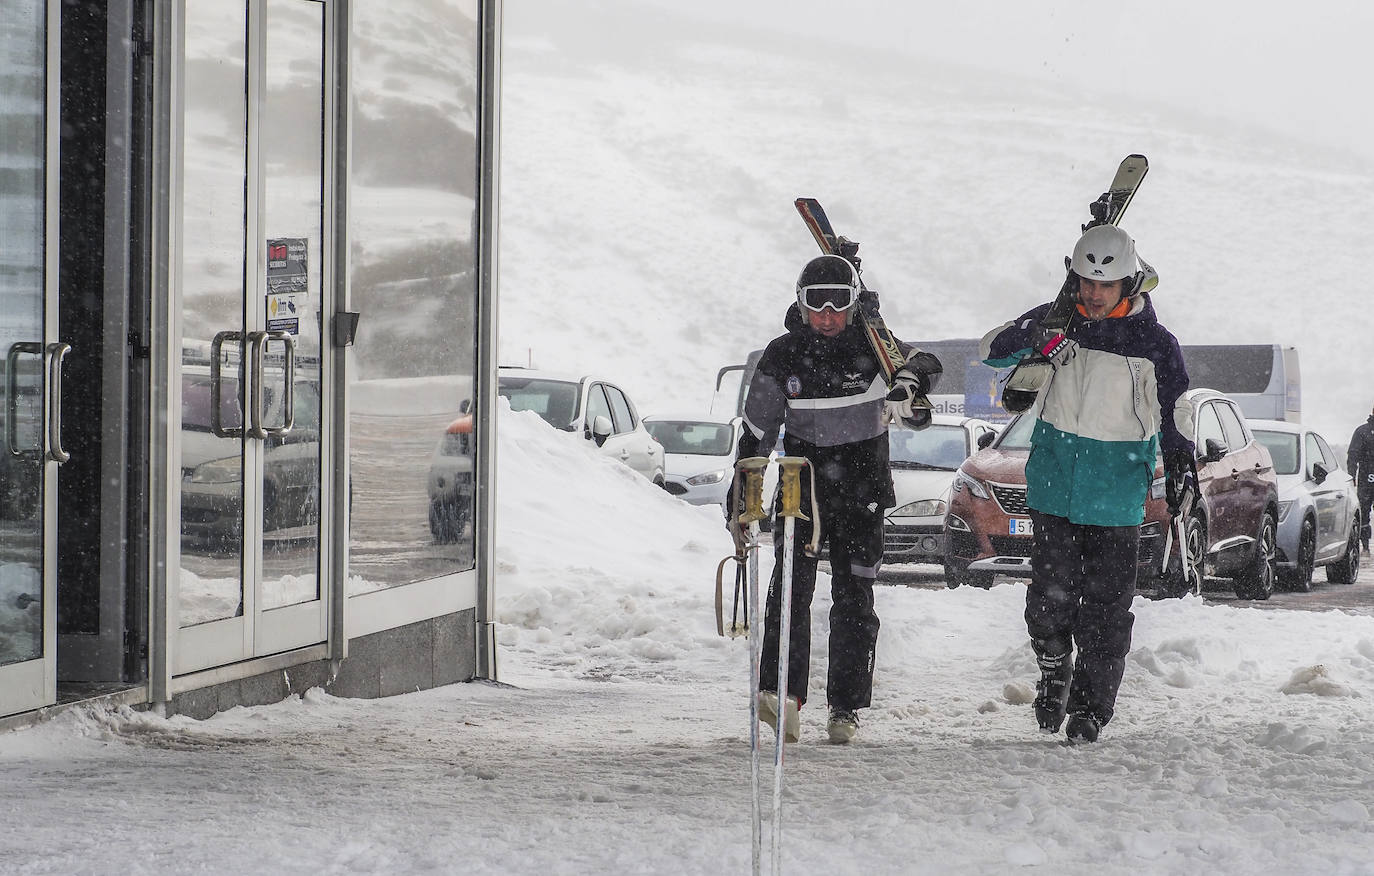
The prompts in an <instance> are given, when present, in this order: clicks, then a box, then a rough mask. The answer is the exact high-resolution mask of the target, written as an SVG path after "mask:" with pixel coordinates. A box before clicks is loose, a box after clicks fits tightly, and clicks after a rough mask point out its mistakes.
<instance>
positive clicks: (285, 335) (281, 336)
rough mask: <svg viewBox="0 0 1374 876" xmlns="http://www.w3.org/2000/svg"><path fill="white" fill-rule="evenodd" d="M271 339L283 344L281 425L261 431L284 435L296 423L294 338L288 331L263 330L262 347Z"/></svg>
mask: <svg viewBox="0 0 1374 876" xmlns="http://www.w3.org/2000/svg"><path fill="white" fill-rule="evenodd" d="M272 341H281V342H282V346H283V352H284V354H285V355H284V357H283V362H282V370H283V372H284V374H283V376H282V380H283V384H284V385H283V386H282V407H281V425H280V426H271V427H268V428H266V429H264V430H263V431H264V432H266V433H267V434H268V435H285V434H286V433H287V432H290V431H291V427H292V426H294V425H296V338H295V337H294V336H293V335H292V334H291V333H290V332H265V333H264V336H263V342H262V345H263V347H266V346H267V345H268V344H270V343H271V342H272Z"/></svg>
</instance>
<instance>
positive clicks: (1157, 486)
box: [1150, 478, 1165, 499]
mask: <svg viewBox="0 0 1374 876" xmlns="http://www.w3.org/2000/svg"><path fill="white" fill-rule="evenodd" d="M1164 481H1165V478H1155V479H1154V480H1152V481H1150V498H1151V499H1163V498H1164Z"/></svg>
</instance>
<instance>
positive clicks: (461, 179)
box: [348, 0, 480, 593]
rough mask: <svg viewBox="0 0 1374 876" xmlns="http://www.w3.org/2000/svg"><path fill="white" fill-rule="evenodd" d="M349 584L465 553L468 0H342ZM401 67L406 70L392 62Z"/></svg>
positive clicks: (449, 565) (376, 584)
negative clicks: (348, 173) (347, 102)
mask: <svg viewBox="0 0 1374 876" xmlns="http://www.w3.org/2000/svg"><path fill="white" fill-rule="evenodd" d="M353 19H354V20H353V43H352V49H353V52H352V79H351V83H350V88H351V90H352V97H353V101H354V104H353V108H352V110H353V151H352V161H353V167H352V178H353V186H352V191H351V198H352V203H351V206H350V209H349V216H350V217H351V219H350V221H351V223H352V225H351V228H350V232H351V241H352V244H351V246H352V248H351V251H350V258H351V263H352V264H351V270H352V276H351V278H350V279H351V284H352V286H351V288H352V296H353V301H352V303H353V309H355V310H358V311H360V312H361V313H362V318H361V321H360V322H359V325H358V335H357V341H356V343H355V345H354V347H353V350H354V354H355V355H354V360H353V361H354V370H353V372H352V375H351V379H352V381H353V383H352V385H351V386H350V393H351V402H352V405H351V407H352V414H351V419H350V427H351V430H352V435H351V442H350V443H351V447H350V453H351V459H350V466H351V469H352V477H353V482H352V494H353V495H352V500H351V501H352V505H351V507H352V526H351V532H350V546H349V550H350V560H349V562H350V569H351V580H350V582H349V589H348V592H349V593H360V592H366V591H371V590H377V589H381V588H385V587H392V586H396V585H400V584H407V583H410V582H412V581H418V580H422V579H426V578H433V577H437V576H440V575H446V574H451V573H453V572H457V571H461V570H464V569H470V568H472V565H473V545H474V535H473V532H472V525H471V520H472V509H473V496H474V484H473V475H472V472H473V459H474V455H475V452H476V448H475V446H474V441H473V440H472V439H473V434H472V420H471V417H470V416H468V411H469V410H473V409H474V408H473V407H472V403H471V400H472V393H473V372H474V362H475V347H474V341H475V338H476V326H477V307H476V305H477V300H476V297H477V293H476V290H477V279H476V272H475V264H476V240H475V239H474V234H473V229H474V226H475V199H476V186H477V104H478V91H477V71H478V49H479V37H480V34H479V32H478V27H477V2H476V0H457V2H453V0H399V2H392V3H385V4H383V3H367V4H358V5H356V6H355V7H354V10H353ZM397 70H403V71H405V75H404V76H403V77H402V76H397V75H394V71H397Z"/></svg>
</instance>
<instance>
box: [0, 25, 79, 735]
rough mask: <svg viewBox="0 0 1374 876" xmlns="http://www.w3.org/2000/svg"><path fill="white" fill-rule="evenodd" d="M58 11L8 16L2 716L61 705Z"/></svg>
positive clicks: (0, 178)
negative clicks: (57, 524) (58, 598)
mask: <svg viewBox="0 0 1374 876" xmlns="http://www.w3.org/2000/svg"><path fill="white" fill-rule="evenodd" d="M56 32H57V4H53V5H52V7H51V8H50V7H49V5H48V4H47V3H44V2H43V0H14V2H7V3H6V5H5V14H4V16H3V18H0V355H3V359H0V387H2V391H3V404H0V715H11V714H15V713H16V712H22V711H28V710H30V709H35V708H38V707H40V706H44V705H48V704H51V703H53V702H56V699H57V653H56V652H57V621H56V619H57V609H56V547H55V545H56V532H55V521H56V515H55V501H54V499H55V497H56V495H57V465H58V464H59V463H60V462H61V461H62V460H64V459H65V458H66V455H65V453H64V452H63V450H62V446H61V445H62V442H61V423H60V419H59V417H60V410H61V378H62V374H61V369H62V358H63V356H64V355H65V353H66V347H65V346H64V345H61V344H58V343H57V319H56V307H55V302H56V295H55V291H54V290H55V286H56V282H57V276H56V275H57V270H56V264H55V258H54V252H55V249H56V243H55V242H56V240H57V220H56V215H57V209H56V205H55V203H53V201H55V198H56V194H55V193H56V186H55V179H56V143H55V137H56V134H55V131H54V130H53V129H54V128H55V127H56V123H55V120H56V113H55V101H56V97H55V95H56V93H57V73H56V67H57V57H58V55H57V46H56V42H57V41H56V37H55V34H56Z"/></svg>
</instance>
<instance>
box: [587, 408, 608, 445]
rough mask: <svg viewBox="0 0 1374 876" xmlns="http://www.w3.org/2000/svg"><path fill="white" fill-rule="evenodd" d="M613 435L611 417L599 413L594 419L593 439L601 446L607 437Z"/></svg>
mask: <svg viewBox="0 0 1374 876" xmlns="http://www.w3.org/2000/svg"><path fill="white" fill-rule="evenodd" d="M609 437H611V418H610V417H608V416H606V415H605V414H597V415H596V417H595V418H594V419H593V420H592V440H593V441H595V442H596V446H597V447H600V446H601V445H603V444H605V443H606V439H607V438H609Z"/></svg>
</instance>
